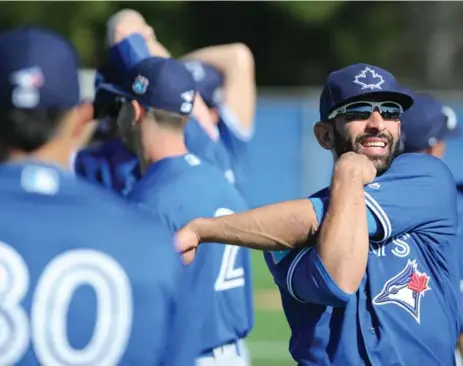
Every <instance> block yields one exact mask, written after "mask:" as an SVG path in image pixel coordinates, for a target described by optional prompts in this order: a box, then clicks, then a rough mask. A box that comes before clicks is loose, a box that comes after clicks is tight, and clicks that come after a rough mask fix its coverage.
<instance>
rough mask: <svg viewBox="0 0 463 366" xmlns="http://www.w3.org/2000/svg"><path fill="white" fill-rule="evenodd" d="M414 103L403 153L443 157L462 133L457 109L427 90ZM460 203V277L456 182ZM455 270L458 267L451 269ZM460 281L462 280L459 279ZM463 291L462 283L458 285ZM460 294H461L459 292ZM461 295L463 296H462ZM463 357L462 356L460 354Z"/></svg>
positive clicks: (405, 124)
mask: <svg viewBox="0 0 463 366" xmlns="http://www.w3.org/2000/svg"><path fill="white" fill-rule="evenodd" d="M414 100H415V101H414V103H413V106H412V107H411V108H410V109H409V110H408V111H407V112H405V113H404V115H403V117H402V120H401V122H402V133H401V140H402V145H403V146H402V151H403V152H404V153H413V152H420V153H425V154H429V155H433V156H435V157H438V158H441V159H442V158H443V156H444V153H445V149H446V141H447V140H448V139H450V138H453V137H457V136H459V135H460V134H461V130H460V128H459V126H458V121H457V118H456V115H455V112H454V111H453V110H452V109H450V107H447V106H443V105H442V104H441V103H440V102H439V101H438V100H437V99H435V98H434V97H432V96H431V95H428V94H421V93H420V94H415V95H414ZM457 206H458V217H459V222H460V225H459V229H458V231H459V237H460V239H459V243H458V246H459V258H460V262H459V272H460V277H459V279H455V281H460V279H461V278H463V276H462V273H463V250H462V246H463V230H462V227H461V220H462V218H463V192H462V188H461V187H459V186H458V185H457ZM452 273H455V271H452ZM460 283H461V282H460ZM459 288H460V291H461V289H462V286H461V285H459ZM460 296H461V295H460ZM461 298H462V297H461ZM461 298H460V317H461V318H462V320H463V311H462V310H463V309H462V307H461V306H462V305H461ZM458 346H459V349H460V352H461V350H462V349H463V337H462V335H461V334H460V337H459V340H458ZM458 357H459V358H461V356H458Z"/></svg>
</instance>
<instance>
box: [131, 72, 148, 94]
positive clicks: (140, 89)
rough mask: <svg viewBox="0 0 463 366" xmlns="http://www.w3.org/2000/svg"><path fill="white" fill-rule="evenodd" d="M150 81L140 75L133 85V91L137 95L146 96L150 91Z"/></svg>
mask: <svg viewBox="0 0 463 366" xmlns="http://www.w3.org/2000/svg"><path fill="white" fill-rule="evenodd" d="M149 83H150V82H149V80H148V79H147V78H145V77H144V76H142V75H138V76H137V77H136V78H135V81H134V82H133V84H132V90H133V91H134V93H135V94H145V93H146V89H148V85H149Z"/></svg>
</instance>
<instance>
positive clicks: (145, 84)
mask: <svg viewBox="0 0 463 366" xmlns="http://www.w3.org/2000/svg"><path fill="white" fill-rule="evenodd" d="M101 87H102V88H105V89H107V90H109V91H112V92H114V93H116V94H119V95H121V96H122V97H123V98H125V100H126V101H125V102H124V104H123V106H122V108H121V110H120V113H119V117H118V126H119V130H120V132H121V135H122V136H123V139H124V141H125V142H126V144H127V145H128V146H129V148H130V149H131V150H133V151H136V152H137V155H138V158H139V160H140V164H141V168H142V172H143V176H142V178H141V180H140V182H138V183H137V184H136V185H135V187H134V188H133V189H132V191H131V192H130V193H129V195H128V196H127V198H128V199H129V200H130V201H132V202H133V203H134V204H136V205H137V206H141V207H144V208H147V209H149V210H152V211H154V212H156V214H157V215H159V216H161V217H162V218H163V220H164V221H165V222H166V224H167V225H169V226H170V227H171V228H172V230H178V229H180V227H182V226H183V225H185V224H186V223H187V222H189V221H191V220H192V219H194V218H197V217H213V216H222V215H227V214H230V213H233V212H238V211H242V210H244V209H246V205H245V203H244V201H243V199H242V198H241V196H240V194H239V193H238V191H237V190H236V189H235V188H234V187H233V185H232V184H230V182H228V181H227V180H226V179H225V177H224V176H223V174H222V172H221V171H220V170H219V169H217V168H216V167H215V166H213V165H211V164H208V163H206V162H204V161H202V160H201V159H200V158H198V157H197V156H196V155H193V154H191V153H190V152H189V151H188V150H187V148H186V146H185V143H184V137H183V128H184V126H185V124H186V123H187V121H188V116H189V114H190V113H191V110H192V108H193V101H194V97H195V93H196V85H195V82H194V80H193V78H192V76H191V75H190V73H189V72H188V71H187V69H186V68H185V66H183V65H182V64H181V63H180V62H178V61H176V60H174V59H166V58H160V57H152V58H149V59H145V60H143V61H141V62H140V63H138V64H137V65H135V66H134V67H133V68H132V69H131V70H130V71H129V72H128V73H127V74H125V75H123V80H122V83H121V85H120V86H114V85H108V84H102V86H101ZM249 254H250V253H249V251H248V250H247V249H241V248H237V247H233V246H209V247H204V248H202V250H201V251H200V252H199V253H198V260H197V262H196V263H195V265H194V266H191V267H189V268H188V269H187V270H186V272H185V273H184V275H183V277H182V279H183V281H184V286H185V287H187V288H189V289H190V299H189V302H190V303H191V304H198V305H199V306H200V308H201V311H198V312H197V313H196V314H195V315H194V321H195V326H196V329H199V330H200V334H201V335H200V336H199V337H196V338H194V339H192V341H193V340H196V341H197V342H198V346H199V351H198V359H197V365H200V366H206V365H230V366H231V365H233V366H238V365H246V364H247V362H248V361H247V360H246V355H247V353H246V352H245V350H244V349H243V347H242V341H241V340H242V339H243V338H244V337H246V335H247V334H248V333H249V331H250V330H251V327H252V324H253V309H252V283H251V278H250V256H249Z"/></svg>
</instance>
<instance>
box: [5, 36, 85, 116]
mask: <svg viewBox="0 0 463 366" xmlns="http://www.w3.org/2000/svg"><path fill="white" fill-rule="evenodd" d="M0 55H1V62H0V104H1V105H2V106H3V107H16V108H25V109H29V108H41V107H59V108H72V107H74V106H76V105H78V104H79V102H80V88H79V61H78V56H77V52H76V50H75V48H74V47H73V46H72V45H71V43H69V42H68V41H67V40H65V39H64V38H62V37H61V36H59V35H58V34H56V33H54V32H51V31H48V30H46V29H42V28H37V27H27V28H18V29H14V30H11V31H7V32H4V33H2V34H0Z"/></svg>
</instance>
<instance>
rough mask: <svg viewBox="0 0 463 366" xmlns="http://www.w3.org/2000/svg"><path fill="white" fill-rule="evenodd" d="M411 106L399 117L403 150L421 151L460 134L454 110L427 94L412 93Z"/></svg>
mask: <svg viewBox="0 0 463 366" xmlns="http://www.w3.org/2000/svg"><path fill="white" fill-rule="evenodd" d="M414 100H415V102H414V103H413V106H412V107H411V108H410V109H409V110H408V111H407V112H405V113H404V114H403V115H402V117H401V122H402V125H401V136H400V138H401V143H402V151H403V152H416V151H422V150H424V149H426V148H428V147H431V146H433V145H435V144H436V143H437V142H439V141H441V140H443V139H445V138H448V137H453V136H458V135H459V134H460V132H461V131H460V128H459V126H458V123H457V117H456V114H455V112H454V111H453V110H452V109H451V108H450V107H447V106H443V105H442V104H441V103H440V102H439V101H438V100H437V99H436V98H434V97H432V96H431V95H429V94H424V93H417V94H415V95H414Z"/></svg>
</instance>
